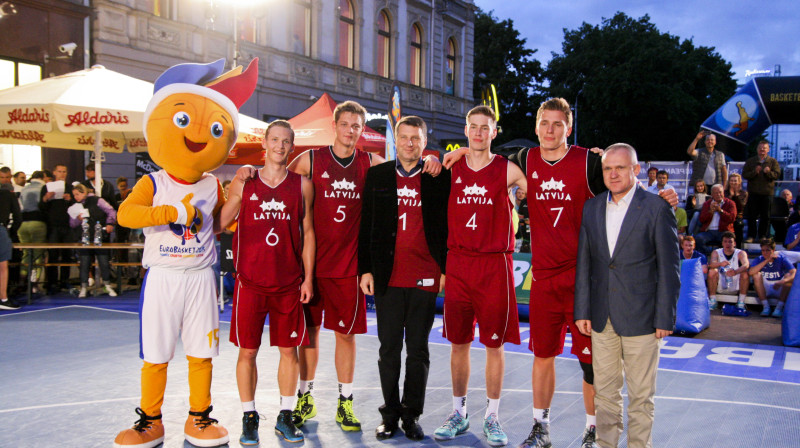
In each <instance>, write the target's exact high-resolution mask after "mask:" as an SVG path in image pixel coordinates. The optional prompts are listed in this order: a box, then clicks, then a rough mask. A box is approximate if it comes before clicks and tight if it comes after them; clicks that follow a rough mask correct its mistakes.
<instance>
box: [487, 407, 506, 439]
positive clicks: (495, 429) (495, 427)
mask: <svg viewBox="0 0 800 448" xmlns="http://www.w3.org/2000/svg"><path fill="white" fill-rule="evenodd" d="M483 434H484V435H485V436H486V440H487V441H488V442H489V445H491V446H505V445H506V444H507V443H508V436H506V433H505V432H503V428H502V427H501V426H500V420H498V418H497V414H495V413H491V414H489V416H488V417H486V419H485V420H484V421H483Z"/></svg>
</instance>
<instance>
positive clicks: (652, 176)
mask: <svg viewBox="0 0 800 448" xmlns="http://www.w3.org/2000/svg"><path fill="white" fill-rule="evenodd" d="M657 175H658V168H656V167H654V166H651V167H650V168H648V169H647V188H650V187H652V186H653V185H655V184H656V182H657V181H658V179H657Z"/></svg>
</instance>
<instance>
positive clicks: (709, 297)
mask: <svg viewBox="0 0 800 448" xmlns="http://www.w3.org/2000/svg"><path fill="white" fill-rule="evenodd" d="M708 300H709V301H711V302H716V301H717V295H716V294H710V295H709V296H708Z"/></svg>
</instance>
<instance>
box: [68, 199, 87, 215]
mask: <svg viewBox="0 0 800 448" xmlns="http://www.w3.org/2000/svg"><path fill="white" fill-rule="evenodd" d="M84 210H85V208H84V207H83V204H81V203H80V202H76V203H74V204H72V205H70V206H69V208H68V209H67V214H68V215H69V216H70V218H73V219H75V218H77V217H78V216H80V215H81V212H82V211H84Z"/></svg>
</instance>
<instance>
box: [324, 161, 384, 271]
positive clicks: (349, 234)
mask: <svg viewBox="0 0 800 448" xmlns="http://www.w3.org/2000/svg"><path fill="white" fill-rule="evenodd" d="M313 151H314V152H313V160H314V166H313V168H312V180H313V181H314V232H315V234H316V237H317V263H316V267H315V271H316V276H317V277H326V278H344V277H352V276H354V275H357V274H358V261H357V258H358V257H357V256H358V231H359V226H360V225H361V192H362V191H363V190H364V180H365V179H366V177H367V170H368V169H369V166H370V159H369V154H368V153H366V152H364V151H360V150H358V149H357V150H356V152H355V155H354V157H353V160H352V161H350V163H349V164H348V165H347V166H342V164H341V163H339V161H338V160H336V159H335V158H334V157H333V149H332V148H331V147H326V148H319V149H314V150H313Z"/></svg>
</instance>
